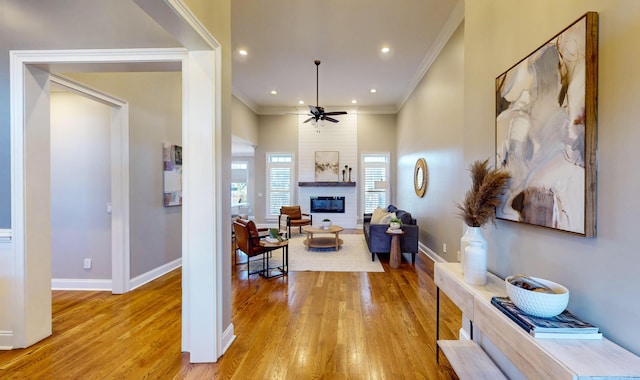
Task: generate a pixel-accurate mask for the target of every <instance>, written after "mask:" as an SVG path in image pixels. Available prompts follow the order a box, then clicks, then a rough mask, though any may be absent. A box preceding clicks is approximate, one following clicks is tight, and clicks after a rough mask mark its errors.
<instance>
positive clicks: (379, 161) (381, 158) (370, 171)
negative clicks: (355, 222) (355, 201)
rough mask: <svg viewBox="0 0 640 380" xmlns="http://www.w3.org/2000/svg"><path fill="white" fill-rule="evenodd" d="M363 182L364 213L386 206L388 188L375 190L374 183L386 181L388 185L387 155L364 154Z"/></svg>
mask: <svg viewBox="0 0 640 380" xmlns="http://www.w3.org/2000/svg"><path fill="white" fill-rule="evenodd" d="M362 163H363V165H362V166H363V168H364V169H363V175H364V178H363V181H364V187H363V190H364V196H363V199H364V212H365V213H372V212H373V210H375V209H376V207H378V206H380V207H383V208H384V207H386V206H387V205H388V202H389V199H388V193H389V186H386V187H382V188H376V182H379V181H386V184H387V185H389V174H388V172H389V155H388V154H364V155H363V159H362Z"/></svg>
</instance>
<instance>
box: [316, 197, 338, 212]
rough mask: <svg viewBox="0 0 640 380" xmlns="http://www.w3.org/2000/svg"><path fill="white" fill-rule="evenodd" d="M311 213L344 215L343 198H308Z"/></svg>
mask: <svg viewBox="0 0 640 380" xmlns="http://www.w3.org/2000/svg"><path fill="white" fill-rule="evenodd" d="M310 199H311V212H324V213H341V214H344V200H345V197H310Z"/></svg>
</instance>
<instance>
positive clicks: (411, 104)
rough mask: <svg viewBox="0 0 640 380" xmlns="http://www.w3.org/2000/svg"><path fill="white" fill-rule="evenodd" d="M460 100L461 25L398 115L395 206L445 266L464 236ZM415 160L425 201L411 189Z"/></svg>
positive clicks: (461, 65)
mask: <svg viewBox="0 0 640 380" xmlns="http://www.w3.org/2000/svg"><path fill="white" fill-rule="evenodd" d="M463 98H464V26H463V25H460V26H459V27H458V29H457V30H456V31H455V33H454V34H453V35H452V36H451V38H450V39H449V41H448V42H447V44H446V46H445V47H444V48H443V50H442V52H441V53H440V55H439V56H438V58H437V59H436V60H435V62H434V63H433V64H432V66H431V67H430V68H429V71H428V72H427V73H426V74H425V75H424V77H423V78H422V80H421V81H420V83H419V84H418V86H417V87H416V89H415V90H414V91H413V93H412V94H411V96H410V97H409V98H408V99H407V101H406V102H405V104H404V105H403V107H402V108H401V109H400V112H399V113H398V137H397V139H398V143H397V149H398V163H397V164H398V181H397V183H398V186H397V187H396V189H397V190H396V193H397V194H398V196H397V197H396V199H397V200H398V207H400V208H403V209H406V210H410V211H411V213H412V215H414V216H415V217H416V219H417V221H418V225H419V226H420V242H421V243H423V244H425V245H426V246H427V247H429V249H431V250H432V251H434V252H435V253H437V254H440V255H442V256H443V258H444V259H446V260H448V261H456V258H457V257H456V252H457V251H458V250H459V249H460V247H459V246H460V236H461V231H462V229H461V228H462V227H461V225H460V220H459V219H458V218H457V216H456V209H455V202H456V201H459V200H460V199H461V196H462V194H463V191H462V187H463V186H464V183H463V182H462V181H461V178H462V176H463V175H464V174H465V173H466V172H465V168H464V167H463V164H462V129H463V122H464V119H463V114H464V103H463V102H462V99H463ZM418 158H424V159H425V160H426V161H427V172H428V184H427V191H426V194H425V196H424V197H423V198H418V196H417V195H416V194H415V191H414V188H413V173H414V168H415V164H416V161H417V160H418ZM443 244H447V253H444V252H443V249H442V245H443Z"/></svg>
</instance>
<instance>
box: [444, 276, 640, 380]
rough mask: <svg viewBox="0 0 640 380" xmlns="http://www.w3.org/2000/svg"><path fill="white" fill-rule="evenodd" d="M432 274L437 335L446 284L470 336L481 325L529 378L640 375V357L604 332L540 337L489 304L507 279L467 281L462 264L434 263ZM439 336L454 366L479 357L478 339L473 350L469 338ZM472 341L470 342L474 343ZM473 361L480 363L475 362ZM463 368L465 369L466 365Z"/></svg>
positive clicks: (484, 332) (601, 377)
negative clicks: (582, 337)
mask: <svg viewBox="0 0 640 380" xmlns="http://www.w3.org/2000/svg"><path fill="white" fill-rule="evenodd" d="M433 277H434V281H435V283H436V286H437V292H438V294H437V296H438V305H437V326H436V339H439V333H440V332H439V321H440V305H439V301H440V290H442V291H443V292H445V293H446V294H447V296H448V297H449V298H450V299H451V301H452V302H453V303H455V304H456V306H457V307H458V308H459V309H460V310H461V311H462V313H463V314H464V315H465V316H466V317H467V318H469V320H470V321H471V331H470V332H471V339H473V329H474V328H477V329H479V330H480V331H481V332H482V334H483V335H484V336H485V337H487V338H488V339H489V340H490V341H491V342H492V343H493V344H494V345H495V346H496V347H497V348H498V349H499V350H500V351H501V352H502V353H503V355H504V356H505V357H507V359H509V360H510V361H511V363H512V364H513V365H514V366H515V367H516V368H518V369H519V370H520V372H522V373H523V374H524V375H525V376H526V377H527V378H530V379H595V378H597V379H603V378H621V377H622V378H640V357H638V356H636V355H634V354H633V353H631V352H629V351H627V350H625V349H624V348H622V347H620V346H618V345H616V344H615V343H613V342H611V341H610V340H608V339H606V338H603V339H602V340H580V339H536V338H534V337H532V336H531V335H529V333H527V332H526V331H524V330H523V329H522V328H521V327H520V326H518V325H517V324H516V323H515V322H513V321H511V320H510V319H509V317H507V316H506V315H504V314H503V313H502V312H501V311H500V310H498V309H497V308H495V307H494V306H493V305H491V297H492V296H506V295H507V294H506V289H505V285H504V280H502V279H500V278H499V277H497V276H495V275H493V274H489V276H488V279H487V284H486V285H484V286H474V285H469V284H467V283H466V282H464V277H463V274H462V266H461V264H459V263H436V264H435V268H434V276H433ZM440 342H441V346H442V347H443V351H444V352H445V355H446V356H447V358H448V359H449V361H450V363H451V365H452V367H453V368H454V370H456V372H458V369H456V366H458V368H463V367H464V366H468V365H470V364H469V363H470V362H473V361H474V360H475V359H474V358H479V357H481V355H476V354H477V353H478V352H477V351H478V350H477V349H479V348H480V347H479V346H478V345H475V347H476V349H475V350H469V343H464V344H457V343H455V342H459V341H440ZM467 342H468V341H467ZM451 343H453V344H451ZM474 344H475V343H471V345H474ZM437 347H439V346H437ZM445 347H446V349H445ZM470 352H471V353H472V355H470V356H469V355H468V356H467V357H466V358H464V360H459V361H457V362H455V363H454V361H456V357H460V356H464V355H465V353H470ZM437 354H438V348H437V349H436V355H437ZM450 355H451V356H450ZM485 363H486V361H485ZM473 365H474V366H476V367H478V366H479V365H478V364H477V362H474V364H473ZM461 371H463V372H464V369H461ZM477 378H480V376H478V377H477Z"/></svg>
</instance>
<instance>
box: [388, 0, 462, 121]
mask: <svg viewBox="0 0 640 380" xmlns="http://www.w3.org/2000/svg"><path fill="white" fill-rule="evenodd" d="M463 21H464V1H462V0H458V3H457V4H456V6H455V8H454V9H453V10H452V11H451V13H450V14H449V18H448V19H447V22H446V23H445V24H444V26H443V27H442V29H441V30H440V33H438V37H436V40H435V41H434V43H433V45H432V46H431V49H429V51H428V52H427V55H426V56H425V57H424V59H423V60H422V63H421V64H420V67H419V68H418V71H416V73H415V74H414V76H413V79H412V80H411V82H409V86H407V89H406V91H405V93H404V95H403V96H402V98H400V102H399V103H398V104H397V106H396V110H397V111H400V109H401V108H402V107H403V106H404V103H405V102H406V101H407V99H409V97H410V96H411V94H412V93H413V91H415V89H416V87H418V84H419V83H420V81H421V80H422V78H423V77H424V75H425V74H426V73H427V71H429V68H431V65H432V64H433V62H435V60H436V58H438V55H440V53H441V52H442V49H444V47H445V46H446V44H447V42H448V41H449V39H450V38H451V36H452V35H453V33H454V32H455V31H456V29H457V28H458V26H459V25H460V23H462V22H463Z"/></svg>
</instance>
